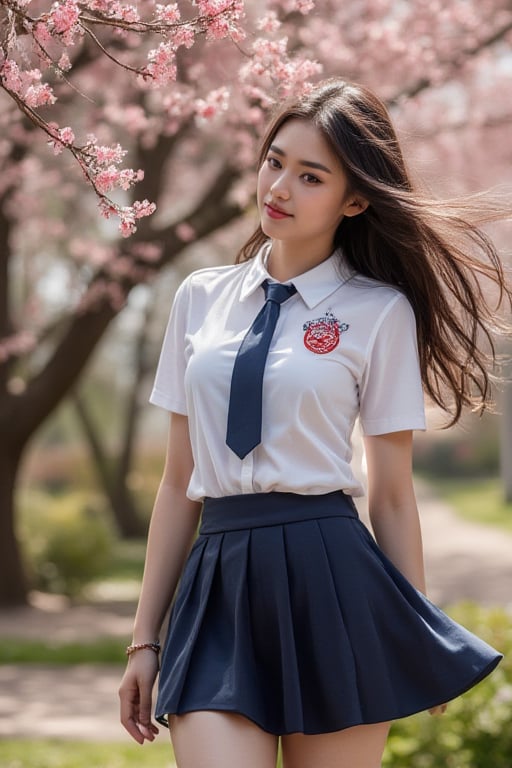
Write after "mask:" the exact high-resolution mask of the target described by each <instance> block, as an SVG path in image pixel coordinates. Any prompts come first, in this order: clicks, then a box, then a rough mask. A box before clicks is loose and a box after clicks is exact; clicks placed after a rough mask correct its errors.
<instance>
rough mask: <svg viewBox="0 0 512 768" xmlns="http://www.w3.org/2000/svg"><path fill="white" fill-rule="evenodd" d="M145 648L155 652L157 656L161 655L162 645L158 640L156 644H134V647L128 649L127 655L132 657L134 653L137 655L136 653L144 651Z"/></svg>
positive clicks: (130, 646)
mask: <svg viewBox="0 0 512 768" xmlns="http://www.w3.org/2000/svg"><path fill="white" fill-rule="evenodd" d="M143 648H149V650H151V651H154V652H155V653H156V654H159V653H160V643H159V642H158V640H157V641H156V642H155V643H134V644H133V645H129V646H127V648H126V655H127V656H131V655H132V653H135V651H142V649H143Z"/></svg>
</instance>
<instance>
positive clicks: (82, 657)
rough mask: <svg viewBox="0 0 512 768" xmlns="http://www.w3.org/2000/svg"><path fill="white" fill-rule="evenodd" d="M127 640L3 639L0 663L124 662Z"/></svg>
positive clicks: (0, 649)
mask: <svg viewBox="0 0 512 768" xmlns="http://www.w3.org/2000/svg"><path fill="white" fill-rule="evenodd" d="M125 648H126V639H123V640H121V639H117V638H111V637H103V638H99V639H98V640H91V641H90V642H84V643H55V642H52V641H51V640H25V639H22V638H10V637H6V638H0V664H125V662H126V655H125Z"/></svg>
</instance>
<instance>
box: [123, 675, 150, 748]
mask: <svg viewBox="0 0 512 768" xmlns="http://www.w3.org/2000/svg"><path fill="white" fill-rule="evenodd" d="M119 699H120V719H121V724H122V725H123V727H124V728H125V729H126V730H127V731H128V733H129V734H130V736H131V737H132V738H133V739H135V741H136V742H137V743H138V744H143V743H144V739H145V735H144V733H143V732H142V731H141V730H140V728H139V724H138V719H139V717H138V714H139V707H138V700H139V695H138V690H137V689H136V688H132V687H130V688H125V687H124V686H121V688H120V689H119Z"/></svg>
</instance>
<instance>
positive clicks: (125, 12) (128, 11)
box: [116, 5, 140, 24]
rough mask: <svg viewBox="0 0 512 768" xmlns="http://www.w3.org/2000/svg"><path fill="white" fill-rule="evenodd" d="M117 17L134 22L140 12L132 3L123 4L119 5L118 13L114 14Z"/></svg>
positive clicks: (138, 18) (137, 19) (138, 19)
mask: <svg viewBox="0 0 512 768" xmlns="http://www.w3.org/2000/svg"><path fill="white" fill-rule="evenodd" d="M116 15H117V16H118V18H120V19H122V20H123V21H127V22H128V23H130V24H134V23H135V22H137V21H140V14H139V12H138V10H137V8H135V6H133V5H124V6H121V7H120V9H119V13H118V14H116Z"/></svg>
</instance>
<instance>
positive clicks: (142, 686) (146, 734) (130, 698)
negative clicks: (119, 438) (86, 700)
mask: <svg viewBox="0 0 512 768" xmlns="http://www.w3.org/2000/svg"><path fill="white" fill-rule="evenodd" d="M192 468H193V459H192V450H191V447H190V438H189V431H188V419H187V417H186V416H181V415H179V414H175V413H173V414H171V419H170V426H169V437H168V443H167V455H166V461H165V467H164V471H163V475H162V480H161V482H160V487H159V489H158V493H157V496H156V500H155V505H154V507H153V513H152V515H151V524H150V528H149V534H148V545H147V551H146V563H145V567H144V576H143V580H142V588H141V593H140V598H139V605H138V608H137V613H136V617H135V625H134V632H133V642H134V643H147V642H151V641H154V640H156V639H158V635H159V632H160V628H161V625H162V622H163V619H164V616H165V613H166V611H167V609H168V607H169V604H170V602H171V600H172V597H173V595H174V592H175V590H176V586H177V584H178V581H179V578H180V575H181V571H182V569H183V565H184V563H185V560H186V558H187V555H188V553H189V551H190V548H191V546H192V543H193V541H194V537H195V533H196V530H197V525H198V522H199V515H200V511H201V504H200V503H198V502H193V501H190V499H188V498H187V496H186V490H187V486H188V482H189V480H190V475H191V473H192ZM157 661H158V659H157V657H156V655H155V653H154V652H153V651H152V650H140V651H137V652H136V653H134V654H133V655H132V656H130V659H129V662H128V666H127V669H126V672H125V675H124V677H123V681H122V683H121V687H120V689H119V696H120V699H121V722H122V723H123V725H124V727H125V728H126V730H127V731H128V733H129V734H130V735H131V736H132V737H133V738H134V739H135V740H136V741H138V742H139V743H140V744H142V743H143V742H144V739H148V740H150V741H152V740H153V739H154V736H155V734H156V733H157V732H158V729H157V728H156V726H155V725H154V724H153V723H152V722H151V692H152V688H153V683H154V680H155V677H156V673H157V671H158V663H157Z"/></svg>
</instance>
